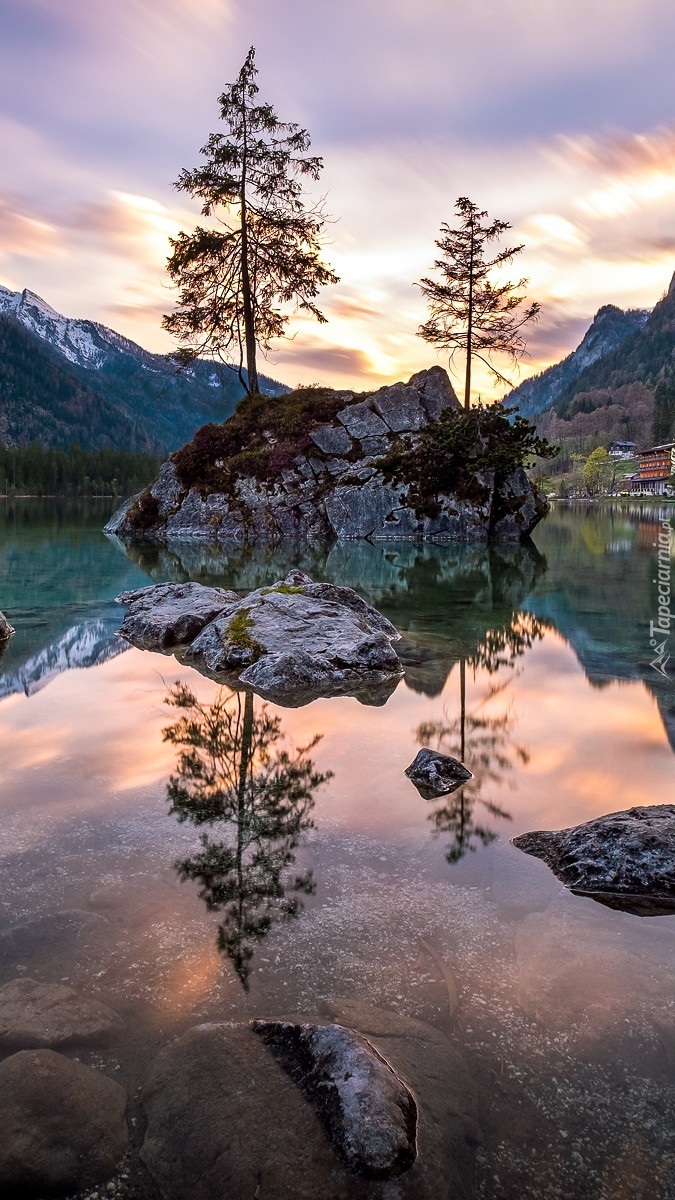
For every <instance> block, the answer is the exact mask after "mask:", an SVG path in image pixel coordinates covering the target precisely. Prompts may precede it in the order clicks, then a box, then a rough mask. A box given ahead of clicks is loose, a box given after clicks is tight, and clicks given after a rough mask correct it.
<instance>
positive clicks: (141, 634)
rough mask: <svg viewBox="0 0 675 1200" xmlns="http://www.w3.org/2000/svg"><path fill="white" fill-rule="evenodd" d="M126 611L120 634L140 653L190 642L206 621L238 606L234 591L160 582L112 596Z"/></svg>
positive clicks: (192, 584) (193, 584)
mask: <svg viewBox="0 0 675 1200" xmlns="http://www.w3.org/2000/svg"><path fill="white" fill-rule="evenodd" d="M115 599H116V602H117V603H118V604H123V605H125V606H126V608H127V611H126V613H125V616H124V622H123V624H122V628H121V629H120V634H121V636H122V637H123V638H126V640H127V641H128V642H131V643H132V645H134V646H138V648H139V649H141V650H166V649H167V648H169V647H172V646H177V645H179V644H182V643H185V642H190V641H192V639H193V638H195V637H196V636H197V634H198V633H200V632H201V630H202V629H203V628H204V626H205V625H208V623H209V622H210V621H212V620H213V619H214V617H217V616H218V614H219V613H222V612H223V611H232V610H233V609H234V608H235V607H236V606H237V605H238V604H239V603H240V597H239V596H238V595H237V594H236V592H228V591H226V590H225V589H224V588H211V587H204V585H203V584H201V583H160V584H150V586H149V587H144V588H139V589H138V590H137V591H133V592H121V593H120V595H119V596H116V597H115Z"/></svg>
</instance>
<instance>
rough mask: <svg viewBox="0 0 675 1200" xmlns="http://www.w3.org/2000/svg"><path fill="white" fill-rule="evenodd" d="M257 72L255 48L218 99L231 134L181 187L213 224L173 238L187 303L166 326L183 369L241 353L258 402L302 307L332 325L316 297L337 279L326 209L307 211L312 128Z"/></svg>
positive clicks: (174, 274) (315, 163) (174, 272)
mask: <svg viewBox="0 0 675 1200" xmlns="http://www.w3.org/2000/svg"><path fill="white" fill-rule="evenodd" d="M257 73H258V72H257V70H256V66H255V49H254V47H253V46H252V47H251V49H250V50H249V52H248V54H247V56H246V60H245V62H244V65H243V66H242V68H241V70H240V72H239V75H238V76H237V79H236V80H235V82H234V83H233V84H231V85H230V86H229V87H228V88H227V89H226V91H224V92H223V94H222V96H220V97H219V104H220V116H221V120H222V121H223V122H224V123H225V126H226V129H227V132H226V133H212V134H211V135H210V137H209V139H208V141H207V143H206V145H205V146H204V147H203V148H202V150H201V154H202V155H203V156H204V159H205V162H204V163H203V164H202V165H201V166H199V167H196V168H195V169H194V170H192V171H188V170H184V171H181V174H180V176H179V178H178V180H177V182H176V184H175V186H176V188H177V189H178V190H179V191H182V192H187V194H188V195H190V196H193V197H196V198H197V199H199V200H201V202H202V208H201V212H202V216H205V217H209V218H212V221H211V224H210V226H209V227H208V228H202V227H199V226H198V227H197V228H196V229H195V231H194V233H192V234H187V233H184V232H183V233H180V234H179V235H178V237H177V238H172V239H171V247H172V253H171V256H170V258H169V260H168V270H169V274H170V275H171V278H172V280H173V281H174V283H176V284H177V285H178V287H179V289H180V295H179V299H178V303H177V306H176V308H175V310H174V312H173V313H171V314H170V315H167V316H165V318H164V321H163V325H164V328H165V329H167V330H168V331H169V333H171V334H173V335H174V336H175V337H176V338H177V339H178V340H179V342H180V343H181V345H180V347H179V349H178V351H177V353H176V358H177V359H178V361H179V362H181V363H182V364H183V365H187V364H188V363H190V362H191V361H192V360H193V359H195V358H196V357H197V356H199V355H207V356H211V357H218V358H221V359H222V360H223V361H228V362H229V360H230V358H231V356H232V354H233V352H234V354H235V355H236V356H237V359H238V364H239V368H238V369H239V378H240V380H241V383H242V386H243V387H244V388H245V390H246V392H247V393H248V394H249V395H255V394H257V393H258V391H259V384H258V370H257V350H258V349H262V350H263V351H266V350H268V349H269V346H270V343H271V342H272V341H273V340H274V339H276V338H279V337H282V336H283V335H284V332H285V329H286V325H287V322H288V320H289V310H290V308H291V307H292V306H293V305H295V307H296V308H297V309H300V310H301V311H303V312H305V313H310V314H311V315H312V316H314V317H316V319H317V320H318V321H321V322H324V321H325V320H326V318H325V317H324V316H323V313H321V312H320V310H319V309H318V307H317V306H316V304H315V299H316V296H317V295H318V292H319V289H320V288H322V287H323V286H324V285H325V284H328V283H337V281H338V279H337V276H336V275H335V273H334V272H333V271H332V270H331V268H330V267H329V266H327V265H326V264H325V263H323V262H322V261H321V232H322V229H323V226H324V223H325V219H326V218H325V215H324V212H323V209H322V206H321V205H320V204H314V205H308V204H307V202H306V197H305V194H304V192H303V186H302V179H303V177H308V178H309V179H312V180H314V181H316V180H318V178H319V176H320V174H321V171H322V169H323V161H322V159H320V158H317V157H313V156H310V155H309V154H308V153H307V152H308V150H309V146H310V138H309V134H308V133H307V130H305V129H301V128H300V126H299V125H295V124H287V123H284V122H282V121H280V120H279V118H278V117H277V115H276V113H275V111H274V109H273V108H272V106H271V105H270V104H259V103H258V100H257V96H258V86H257V84H256V82H255V80H256V76H257ZM244 361H245V363H246V372H247V378H245V377H244V373H243V367H244Z"/></svg>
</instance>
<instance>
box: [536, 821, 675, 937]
mask: <svg viewBox="0 0 675 1200" xmlns="http://www.w3.org/2000/svg"><path fill="white" fill-rule="evenodd" d="M513 844H514V846H517V847H518V849H519V850H523V851H524V852H525V853H526V854H531V855H533V856H534V857H535V858H540V859H542V861H543V862H545V863H546V865H547V866H548V867H549V868H550V870H551V871H552V872H553V874H554V875H556V876H557V878H558V879H560V880H561V882H562V883H564V884H565V887H567V888H569V890H570V891H572V892H575V893H577V894H581V895H584V896H590V897H591V898H592V899H594V900H599V901H601V902H602V903H604V904H607V905H609V906H610V907H615V908H622V909H624V910H626V911H628V912H633V913H635V914H637V915H639V916H654V915H656V914H658V912H672V911H675V805H672V804H655V805H648V806H646V807H644V808H629V809H626V810H625V811H622V812H616V813H609V814H608V815H606V816H603V817H597V818H596V819H595V820H593V821H586V822H585V823H584V824H583V825H576V826H574V827H572V828H570V829H561V830H541V831H538V832H533V833H523V834H521V835H520V836H519V837H516V838H513Z"/></svg>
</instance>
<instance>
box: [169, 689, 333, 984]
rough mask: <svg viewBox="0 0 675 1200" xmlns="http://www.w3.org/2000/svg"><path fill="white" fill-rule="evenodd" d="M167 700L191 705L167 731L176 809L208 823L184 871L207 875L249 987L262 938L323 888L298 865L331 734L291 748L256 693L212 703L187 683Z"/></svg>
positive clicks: (212, 906)
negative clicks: (322, 749)
mask: <svg viewBox="0 0 675 1200" xmlns="http://www.w3.org/2000/svg"><path fill="white" fill-rule="evenodd" d="M166 703H167V704H168V705H169V706H170V707H172V708H176V709H178V710H180V712H181V715H180V717H179V718H178V720H176V721H175V722H174V723H173V724H172V725H168V726H167V727H166V728H165V729H164V731H163V736H164V740H165V741H167V742H171V743H172V745H174V746H177V747H179V748H180V749H179V753H178V758H177V764H176V773H175V774H174V775H172V776H171V777H170V779H169V783H168V786H167V797H168V800H169V804H170V812H171V813H172V814H173V815H175V816H176V817H177V818H178V820H179V821H181V822H183V821H190V822H192V823H193V824H194V825H196V826H198V827H200V826H201V827H206V829H203V831H202V832H201V834H200V839H199V840H200V848H199V850H198V851H196V852H195V853H194V854H191V855H189V856H188V857H187V858H184V859H180V860H178V861H177V862H176V864H175V867H176V871H177V872H178V875H179V877H180V878H181V880H188V879H190V880H195V881H197V882H198V883H199V884H200V889H199V896H200V897H201V899H202V900H203V901H204V903H205V904H206V907H207V909H208V910H209V911H210V912H217V913H220V914H221V921H220V925H219V927H218V939H217V944H218V949H219V950H220V951H221V952H222V953H223V954H226V955H227V957H228V958H229V960H230V961H231V963H232V965H233V966H234V969H235V971H236V972H237V975H238V976H239V979H240V981H241V983H242V985H243V987H244V988H245V990H248V986H249V975H250V971H251V960H252V958H253V953H254V947H255V944H256V942H259V941H260V940H261V939H263V938H265V937H267V935H268V934H269V932H270V930H271V929H272V927H273V925H274V923H275V922H276V921H282V920H291V919H293V918H295V917H297V916H299V914H300V913H301V911H302V907H303V905H302V900H301V896H302V895H303V894H304V895H311V894H312V893H313V892H314V890H315V884H314V879H313V874H312V871H304V872H300V873H297V874H294V873H293V867H294V865H295V860H296V852H297V849H298V846H299V844H300V840H301V836H302V834H303V833H305V832H306V831H307V830H309V829H311V828H312V827H313V820H312V810H313V808H314V793H315V792H316V790H317V789H318V788H319V787H320V786H321V785H322V784H324V783H326V782H327V781H328V780H329V779H330V778H332V772H330V771H326V772H320V771H317V770H316V768H315V765H314V762H313V760H312V758H311V757H310V754H311V751H312V750H313V749H314V748H315V747H316V746H317V744H318V743H319V741H320V740H321V734H317V735H316V736H315V737H313V738H312V739H311V741H310V742H308V744H307V745H305V746H301V747H294V748H289V746H288V744H287V743H286V741H285V735H284V733H283V731H282V728H281V719H280V717H278V716H274V715H273V714H272V713H271V712H270V711H269V708H268V705H267V704H261V705H260V706H259V707H257V709H255V708H254V701H253V695H252V693H251V692H232V691H230V690H229V689H226V688H221V689H220V690H219V691H218V692H217V694H216V696H215V698H214V700H213V701H212V703H211V704H202V703H200V702H199V701H198V699H197V697H196V696H195V694H194V693H193V692H192V691H191V689H190V688H189V687H187V686H186V685H185V684H181V683H177V684H175V686H174V687H172V688H170V689H169V693H168V695H167V697H166ZM216 830H217V832H218V836H215V835H214V834H215V831H216Z"/></svg>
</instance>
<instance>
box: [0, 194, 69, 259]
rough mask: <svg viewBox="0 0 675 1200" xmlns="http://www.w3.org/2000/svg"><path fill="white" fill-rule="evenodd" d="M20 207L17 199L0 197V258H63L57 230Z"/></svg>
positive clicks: (20, 204)
mask: <svg viewBox="0 0 675 1200" xmlns="http://www.w3.org/2000/svg"><path fill="white" fill-rule="evenodd" d="M22 207H24V206H23V205H22V203H21V201H19V200H17V199H16V198H13V197H7V196H2V195H0V258H9V257H21V258H34V257H35V258H38V257H50V258H52V257H55V256H59V255H61V254H63V245H62V240H61V237H60V233H59V230H58V229H57V228H56V227H55V226H54V225H52V224H51V223H50V222H49V221H45V220H43V219H42V218H41V217H38V216H36V215H31V214H30V213H27V212H22V211H20V210H21V208H22Z"/></svg>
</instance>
